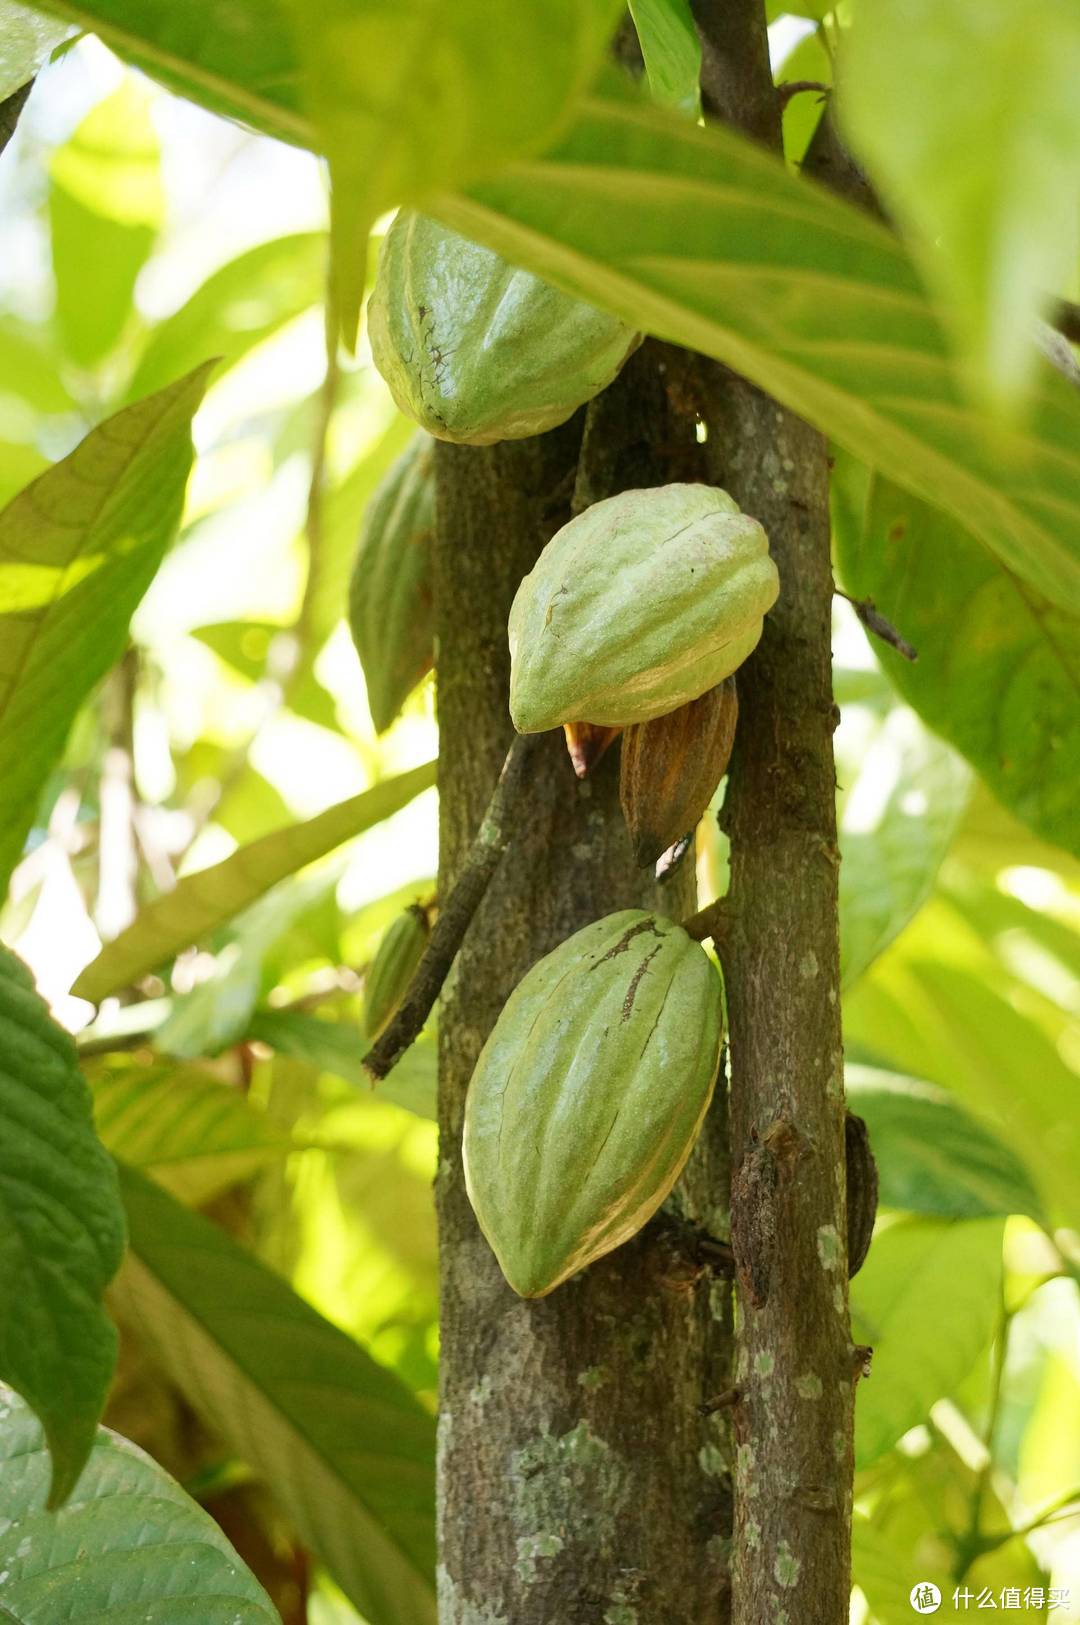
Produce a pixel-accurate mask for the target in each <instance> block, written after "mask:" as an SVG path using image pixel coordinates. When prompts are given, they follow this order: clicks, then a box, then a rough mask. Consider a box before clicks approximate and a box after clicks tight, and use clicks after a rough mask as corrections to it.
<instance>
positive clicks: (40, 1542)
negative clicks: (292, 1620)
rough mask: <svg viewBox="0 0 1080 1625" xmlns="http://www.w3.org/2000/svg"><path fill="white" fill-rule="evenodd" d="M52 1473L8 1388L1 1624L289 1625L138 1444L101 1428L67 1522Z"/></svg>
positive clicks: (2, 1425)
mask: <svg viewBox="0 0 1080 1625" xmlns="http://www.w3.org/2000/svg"><path fill="white" fill-rule="evenodd" d="M48 1471H49V1469H48V1457H47V1455H46V1452H45V1443H44V1440H43V1438H42V1433H41V1428H40V1427H39V1425H38V1423H37V1422H36V1421H35V1419H34V1417H33V1415H32V1414H31V1412H30V1411H28V1410H27V1409H26V1407H25V1406H24V1405H22V1404H21V1403H20V1401H19V1399H18V1398H17V1397H16V1395H15V1394H13V1393H12V1392H11V1390H10V1389H5V1388H2V1387H0V1598H2V1600H0V1619H4V1620H6V1621H11V1622H12V1625H53V1622H54V1621H57V1622H58V1621H60V1620H63V1621H65V1625H97V1622H98V1621H101V1620H106V1619H107V1620H109V1621H110V1622H111V1625H176V1622H177V1621H179V1620H182V1619H183V1620H191V1621H198V1625H280V1618H279V1615H278V1613H277V1610H276V1609H275V1608H274V1606H273V1604H272V1603H271V1601H270V1598H269V1597H268V1596H267V1595H266V1593H265V1591H264V1590H263V1588H262V1586H261V1585H260V1584H259V1583H258V1581H257V1580H256V1579H255V1576H254V1575H253V1574H252V1573H251V1572H250V1571H249V1570H248V1569H247V1568H245V1566H244V1564H243V1563H242V1562H241V1561H240V1559H239V1558H238V1557H237V1555H236V1553H235V1552H234V1551H233V1549H232V1547H231V1546H230V1545H229V1542H228V1541H227V1540H226V1539H225V1536H224V1535H223V1534H222V1532H221V1530H220V1529H219V1528H218V1526H217V1524H216V1523H215V1522H214V1520H213V1518H211V1517H210V1516H209V1514H208V1513H206V1512H204V1511H203V1510H202V1508H201V1507H200V1506H197V1505H196V1503H195V1502H194V1501H192V1500H191V1498H190V1497H189V1496H187V1495H185V1493H184V1491H183V1490H182V1489H181V1488H180V1486H179V1484H177V1483H176V1482H175V1481H174V1480H173V1479H171V1478H170V1477H169V1475H168V1473H166V1472H164V1471H163V1470H162V1468H160V1467H159V1466H158V1465H157V1463H156V1462H155V1461H151V1459H150V1457H149V1456H147V1455H144V1453H143V1452H142V1451H141V1450H140V1449H139V1448H138V1447H137V1446H136V1445H133V1444H131V1443H130V1441H129V1440H127V1439H122V1438H121V1437H120V1435H119V1434H117V1433H110V1432H109V1430H108V1429H107V1428H98V1430H97V1434H96V1437H95V1438H94V1440H93V1449H92V1450H91V1452H90V1456H89V1459H88V1460H87V1463H86V1466H85V1468H84V1469H83V1472H82V1474H81V1476H80V1477H79V1481H78V1483H77V1485H76V1486H75V1489H74V1491H73V1493H72V1498H71V1501H70V1502H69V1504H68V1505H67V1506H66V1507H65V1509H64V1511H63V1513H62V1514H61V1516H60V1517H56V1516H54V1515H53V1514H52V1513H49V1512H46V1511H45V1510H44V1509H43V1507H42V1501H43V1499H44V1492H45V1484H46V1481H47V1479H48Z"/></svg>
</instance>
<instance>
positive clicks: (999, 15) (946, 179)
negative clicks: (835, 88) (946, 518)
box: [839, 0, 1080, 409]
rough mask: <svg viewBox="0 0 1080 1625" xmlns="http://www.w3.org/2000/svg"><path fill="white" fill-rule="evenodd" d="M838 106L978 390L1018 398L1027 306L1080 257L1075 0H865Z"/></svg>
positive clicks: (1057, 285)
mask: <svg viewBox="0 0 1080 1625" xmlns="http://www.w3.org/2000/svg"><path fill="white" fill-rule="evenodd" d="M846 46H847V48H846V51H845V55H844V61H843V71H842V73H841V75H840V79H839V84H840V113H841V118H842V121H843V123H844V126H845V128H846V131H847V133H848V136H849V138H850V140H851V143H852V146H853V147H854V149H855V151H856V153H857V154H858V155H859V156H860V157H861V158H862V160H863V162H864V164H865V165H866V167H867V169H868V170H869V172H870V174H871V176H872V178H873V179H874V180H875V182H876V183H877V185H878V187H879V188H880V190H881V192H882V194H883V196H884V199H885V202H886V204H887V205H888V207H889V208H890V211H891V212H892V213H893V214H894V216H895V217H896V218H897V219H899V220H900V221H901V222H902V224H903V225H904V226H905V227H906V228H907V229H908V231H909V233H910V236H911V240H912V244H913V248H914V251H915V253H916V255H917V256H918V259H919V263H920V265H921V267H922V269H923V271H924V273H925V275H926V278H927V281H928V283H929V284H930V286H931V288H933V289H935V290H936V292H937V293H938V295H939V296H940V298H941V300H942V303H943V306H944V308H945V311H946V314H947V317H948V320H949V323H950V326H951V328H952V331H953V335H954V337H955V340H956V343H957V346H958V348H959V349H960V352H961V354H962V355H963V357H964V358H965V360H966V362H967V364H968V367H967V370H968V372H969V374H970V382H971V385H972V387H973V389H974V390H975V392H976V393H977V394H978V395H980V396H982V397H983V398H985V399H986V400H987V401H989V402H991V403H993V404H994V405H995V406H997V407H999V408H1005V409H1008V408H1010V407H1012V406H1015V403H1016V400H1017V398H1018V397H1019V396H1020V395H1021V394H1022V393H1023V392H1024V391H1025V390H1026V389H1027V388H1028V387H1029V386H1030V384H1031V383H1032V382H1033V380H1034V374H1035V353H1034V351H1033V348H1032V345H1031V342H1030V318H1031V316H1032V315H1033V314H1034V313H1035V311H1036V310H1037V309H1038V307H1039V306H1040V305H1041V304H1042V303H1043V302H1044V301H1045V300H1046V299H1047V298H1048V297H1049V295H1050V294H1051V293H1052V292H1053V291H1054V290H1056V289H1061V288H1063V287H1064V286H1065V285H1066V281H1067V279H1068V278H1070V277H1071V275H1072V272H1073V266H1074V260H1075V254H1076V207H1075V199H1076V155H1077V151H1078V149H1080V97H1078V96H1077V94H1076V86H1077V83H1078V82H1080V8H1078V7H1077V6H1076V4H1075V0H1037V3H1036V4H1030V5H1025V6H1017V5H1016V4H1015V0H947V3H942V0H875V4H874V5H872V6H863V7H860V8H858V9H857V12H856V13H855V16H854V22H853V26H852V28H851V29H850V31H849V35H848V38H847V41H846Z"/></svg>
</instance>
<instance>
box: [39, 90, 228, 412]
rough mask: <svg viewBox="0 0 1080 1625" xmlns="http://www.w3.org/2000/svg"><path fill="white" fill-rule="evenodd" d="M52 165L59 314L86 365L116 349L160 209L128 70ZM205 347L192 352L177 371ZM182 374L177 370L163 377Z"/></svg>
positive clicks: (154, 165) (154, 143) (75, 354)
mask: <svg viewBox="0 0 1080 1625" xmlns="http://www.w3.org/2000/svg"><path fill="white" fill-rule="evenodd" d="M49 173H50V181H51V184H50V188H49V222H50V226H51V229H52V265H53V276H54V277H55V279H56V317H57V321H58V323H59V328H60V333H61V337H62V339H63V344H64V349H65V351H66V353H67V354H68V356H70V358H71V359H72V360H73V361H75V362H77V363H78V365H79V366H81V367H91V366H93V365H95V364H96V363H97V362H98V361H100V360H101V359H102V357H103V356H105V355H107V354H108V352H109V351H110V350H111V349H112V348H113V346H114V345H115V344H116V342H117V340H118V339H119V338H120V335H121V334H122V332H123V330H124V327H125V326H126V324H127V322H128V319H129V318H130V316H131V314H132V299H133V296H134V293H135V279H136V277H137V276H138V274H139V272H140V270H141V269H142V267H143V265H144V264H145V262H146V259H147V256H148V255H149V253H150V250H151V249H152V248H153V246H154V241H155V239H156V237H157V234H158V230H159V228H160V226H161V223H162V219H163V216H164V210H165V194H164V189H163V187H162V182H161V170H160V151H159V147H158V139H157V135H156V133H155V131H154V126H153V123H152V122H151V118H150V107H149V98H148V96H147V94H146V89H145V87H144V86H140V85H138V84H137V83H136V81H135V80H134V79H133V78H132V76H131V75H130V74H129V75H128V76H127V77H126V78H125V79H124V81H123V82H122V83H121V85H120V87H119V89H117V90H115V91H114V92H113V93H112V95H111V96H107V97H106V98H105V100H104V101H101V102H98V104H97V106H96V107H92V108H91V110H90V112H89V113H88V114H87V115H86V117H85V118H84V119H83V121H82V123H81V124H79V125H78V126H77V128H76V129H75V131H74V133H73V134H72V135H71V137H70V138H69V139H68V140H67V141H66V142H65V143H64V145H63V146H62V147H58V148H57V150H56V151H55V152H54V153H53V156H52V162H51V163H50V166H49ZM211 354H213V352H212V351H208V350H202V351H200V352H199V354H197V355H193V356H192V357H191V359H190V361H189V362H188V363H187V365H186V366H185V367H184V368H183V371H184V372H189V371H190V370H191V368H192V367H194V366H196V365H197V364H198V363H199V362H200V361H205V360H206V358H207V356H208V355H211ZM179 376H180V373H179V371H177V372H174V373H171V374H170V375H169V376H168V377H167V378H164V379H162V380H161V382H162V384H169V383H173V382H174V381H175V380H176V378H177V377H179ZM151 387H157V386H151ZM139 393H140V394H146V393H149V391H145V390H140V391H139Z"/></svg>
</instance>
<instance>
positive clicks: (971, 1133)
mask: <svg viewBox="0 0 1080 1625" xmlns="http://www.w3.org/2000/svg"><path fill="white" fill-rule="evenodd" d="M845 1085H846V1088H847V1095H848V1104H849V1105H850V1107H851V1110H852V1111H853V1112H856V1113H857V1114H858V1116H859V1117H861V1118H863V1120H864V1121H865V1123H866V1126H867V1129H868V1130H869V1132H870V1146H871V1149H872V1150H873V1153H874V1158H875V1160H876V1162H877V1166H878V1177H879V1180H880V1198H881V1202H882V1204H883V1205H884V1206H885V1207H895V1208H904V1209H906V1210H907V1211H908V1212H911V1213H930V1214H934V1215H936V1216H937V1217H939V1218H944V1219H979V1218H984V1217H987V1216H988V1215H992V1214H1009V1213H1026V1214H1029V1215H1030V1216H1031V1217H1032V1218H1033V1219H1035V1220H1036V1222H1038V1223H1042V1222H1043V1212H1042V1204H1041V1202H1040V1200H1039V1194H1038V1192H1037V1191H1036V1189H1035V1186H1034V1184H1033V1183H1032V1180H1031V1176H1030V1175H1029V1173H1028V1171H1027V1169H1026V1168H1025V1167H1024V1164H1023V1163H1022V1162H1021V1160H1020V1158H1019V1157H1018V1156H1017V1155H1016V1153H1015V1151H1013V1150H1012V1149H1011V1147H1009V1146H1008V1145H1006V1144H1005V1143H1004V1141H1002V1140H1001V1139H999V1138H998V1136H997V1135H996V1134H994V1133H992V1132H991V1130H990V1129H988V1128H986V1127H985V1126H984V1125H983V1124H982V1123H980V1122H979V1121H978V1120H977V1119H976V1118H974V1117H971V1116H969V1114H968V1113H967V1112H966V1111H964V1109H963V1108H962V1107H961V1106H959V1105H958V1104H957V1102H956V1100H955V1098H954V1097H953V1096H952V1095H950V1094H949V1093H948V1092H947V1091H946V1090H944V1089H935V1088H934V1086H933V1085H932V1084H929V1083H920V1082H918V1081H917V1080H915V1079H914V1078H903V1077H898V1076H897V1075H896V1074H895V1073H891V1072H882V1071H880V1070H879V1069H878V1068H877V1067H870V1066H856V1065H849V1066H848V1067H847V1069H846V1074H845Z"/></svg>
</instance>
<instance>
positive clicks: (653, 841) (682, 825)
mask: <svg viewBox="0 0 1080 1625" xmlns="http://www.w3.org/2000/svg"><path fill="white" fill-rule="evenodd" d="M738 716H739V701H738V697H737V695H736V693H735V679H734V677H725V678H724V681H723V682H722V683H717V685H716V687H715V688H710V689H709V690H708V692H707V693H705V694H700V695H699V696H698V698H697V699H696V700H691V701H690V703H689V704H688V705H680V706H679V708H678V710H677V711H669V712H668V713H667V715H666V716H663V717H654V718H653V720H652V721H651V722H635V723H634V725H633V727H631V728H627V730H626V732H625V733H624V734H623V742H622V761H621V763H620V766H619V799H620V801H621V802H622V809H623V816H624V817H625V819H626V827H627V829H628V830H629V831H630V839H631V841H632V842H633V844H634V856H635V858H636V859H637V861H638V863H640V864H641V865H642V866H644V865H645V864H649V863H655V862H656V861H657V859H658V858H659V857H660V856H661V855H662V854H663V853H664V852H666V851H667V849H668V847H669V846H673V845H674V844H675V842H676V841H678V840H679V839H680V837H682V836H683V835H685V834H686V833H687V831H688V830H692V829H693V828H694V826H695V825H696V824H697V821H698V819H699V818H700V817H701V815H702V813H703V812H704V811H705V809H706V807H707V806H708V805H709V802H710V801H711V800H712V797H713V792H714V791H715V789H716V786H717V785H718V784H719V783H720V780H721V779H722V778H723V776H724V774H725V773H726V772H727V765H728V762H729V760H730V758H731V747H732V744H733V742H734V739H735V723H736V721H737V720H738Z"/></svg>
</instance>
